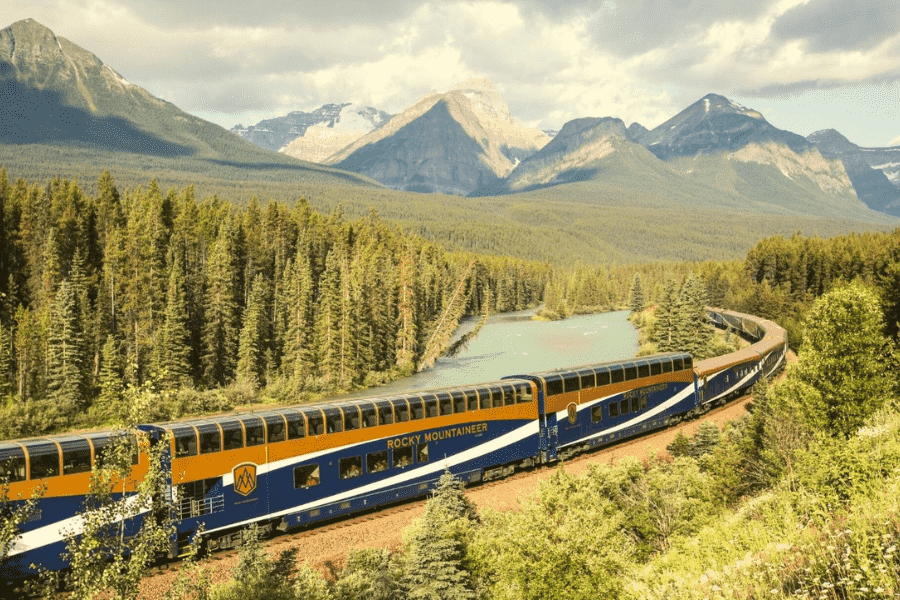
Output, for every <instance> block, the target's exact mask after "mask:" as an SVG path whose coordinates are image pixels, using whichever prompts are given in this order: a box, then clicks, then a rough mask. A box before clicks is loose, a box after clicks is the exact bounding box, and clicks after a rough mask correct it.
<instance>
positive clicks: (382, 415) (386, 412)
mask: <svg viewBox="0 0 900 600" xmlns="http://www.w3.org/2000/svg"><path fill="white" fill-rule="evenodd" d="M393 422H394V407H393V406H391V405H390V404H380V405H379V406H378V424H379V425H390V424H391V423H393Z"/></svg>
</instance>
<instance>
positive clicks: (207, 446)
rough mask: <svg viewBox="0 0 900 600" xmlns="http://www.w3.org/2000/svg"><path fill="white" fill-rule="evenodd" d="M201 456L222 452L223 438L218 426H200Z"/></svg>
mask: <svg viewBox="0 0 900 600" xmlns="http://www.w3.org/2000/svg"><path fill="white" fill-rule="evenodd" d="M197 429H199V430H200V454H209V453H210V452H219V451H220V450H222V436H221V434H220V433H219V428H218V427H217V426H216V425H200V426H199V427H198V428H197Z"/></svg>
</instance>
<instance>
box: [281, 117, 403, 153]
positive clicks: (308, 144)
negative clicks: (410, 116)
mask: <svg viewBox="0 0 900 600" xmlns="http://www.w3.org/2000/svg"><path fill="white" fill-rule="evenodd" d="M390 117H391V116H390V115H389V114H387V113H386V112H384V111H381V110H376V109H374V108H371V107H368V106H360V105H358V104H343V105H341V110H340V111H339V112H338V113H337V114H336V115H334V117H332V118H331V119H330V120H328V121H321V122H319V123H316V124H315V125H310V126H309V127H307V128H306V130H305V131H304V132H303V134H302V135H300V136H298V137H296V138H294V139H293V140H292V141H290V142H288V143H287V144H286V145H285V146H283V147H282V148H280V149H279V152H283V153H285V154H287V155H288V156H293V157H294V158H299V159H300V160H308V161H310V162H317V163H321V162H323V161H324V160H325V159H327V158H328V157H329V156H331V155H332V154H334V153H335V152H337V151H338V150H340V149H341V148H344V147H346V146H349V145H350V144H352V143H353V142H355V141H356V140H358V139H359V138H361V137H362V136H364V135H366V134H367V133H369V132H370V131H372V130H374V129H378V128H379V127H381V126H382V125H384V124H385V123H386V122H387V121H388V119H390Z"/></svg>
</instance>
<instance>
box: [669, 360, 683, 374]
mask: <svg viewBox="0 0 900 600" xmlns="http://www.w3.org/2000/svg"><path fill="white" fill-rule="evenodd" d="M672 368H673V369H675V370H676V371H681V370H683V369H684V359H681V358H675V359H672Z"/></svg>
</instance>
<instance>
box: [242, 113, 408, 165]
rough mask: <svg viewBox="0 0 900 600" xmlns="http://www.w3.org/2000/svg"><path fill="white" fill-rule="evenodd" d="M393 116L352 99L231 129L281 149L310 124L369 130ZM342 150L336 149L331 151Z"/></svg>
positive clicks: (255, 141)
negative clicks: (353, 101) (350, 101)
mask: <svg viewBox="0 0 900 600" xmlns="http://www.w3.org/2000/svg"><path fill="white" fill-rule="evenodd" d="M390 118H391V115H389V114H388V113H386V112H384V111H383V110H378V109H377V108H372V107H370V106H360V105H358V104H351V103H349V102H348V103H344V104H324V105H322V106H320V107H319V108H317V109H316V110H314V111H311V112H303V111H299V110H297V111H293V112H290V113H288V114H286V115H284V116H283V117H276V118H274V119H266V120H264V121H260V122H259V123H257V124H256V125H251V126H249V127H244V126H243V125H235V126H234V127H232V128H231V132H232V133H236V134H237V135H239V136H241V137H242V138H244V139H245V140H247V141H250V142H253V143H254V144H256V145H257V146H262V147H263V148H267V149H269V150H274V151H276V152H278V151H280V150H282V149H286V148H287V147H288V146H289V144H290V143H291V142H293V141H294V140H296V139H297V138H299V137H302V136H304V135H305V134H306V132H307V131H308V130H309V128H310V127H318V128H329V129H335V130H344V131H351V130H352V131H362V132H363V133H368V132H370V131H372V130H373V129H375V128H377V127H380V126H381V125H383V124H384V123H386V122H387V120H388V119H390ZM348 143H349V142H348ZM345 145H346V144H345ZM339 149H340V148H336V149H335V150H334V151H332V152H330V153H329V154H332V153H333V152H335V151H337V150H339ZM287 154H288V155H289V156H295V158H302V159H303V160H310V159H307V158H305V157H303V156H296V155H295V154H291V153H287ZM322 158H325V157H322ZM313 162H318V161H313Z"/></svg>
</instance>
